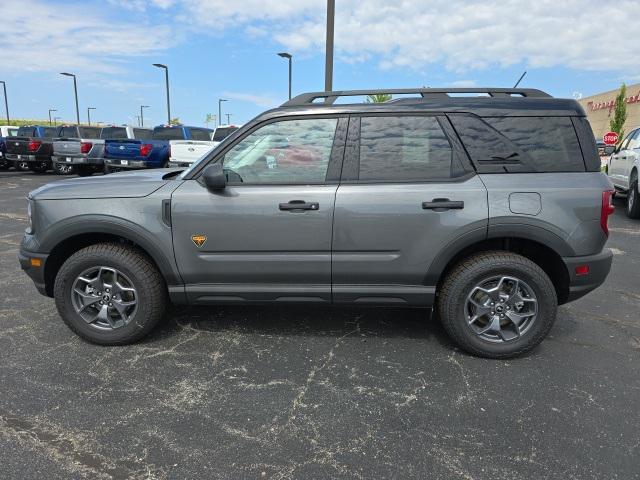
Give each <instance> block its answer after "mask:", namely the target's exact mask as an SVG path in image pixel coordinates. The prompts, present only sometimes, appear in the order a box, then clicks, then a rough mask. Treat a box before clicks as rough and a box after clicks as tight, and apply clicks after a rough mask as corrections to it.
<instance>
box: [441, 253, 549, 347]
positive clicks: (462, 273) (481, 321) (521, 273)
mask: <svg viewBox="0 0 640 480" xmlns="http://www.w3.org/2000/svg"><path fill="white" fill-rule="evenodd" d="M557 305H558V300H557V296H556V291H555V288H554V286H553V283H551V280H550V279H549V277H548V276H547V274H546V273H545V272H544V271H543V270H542V269H541V268H540V267H539V266H538V265H536V264H535V263H533V262H532V261H531V260H529V259H527V258H525V257H523V256H521V255H517V254H514V253H511V252H503V251H495V252H485V253H479V254H476V255H473V256H471V257H469V258H467V259H465V260H463V261H461V262H460V263H459V264H458V265H457V266H456V267H454V269H453V270H452V271H451V272H450V273H449V274H448V275H447V277H446V278H445V280H444V282H443V283H442V286H441V287H440V289H439V291H438V304H437V306H438V312H439V314H440V319H441V321H442V324H443V326H444V328H445V330H446V331H447V333H448V334H449V336H450V337H451V339H452V340H453V341H454V342H455V343H456V344H457V345H458V346H460V348H462V349H464V350H466V351H467V352H469V353H471V354H473V355H478V356H480V357H487V358H511V357H515V356H517V355H521V354H523V353H525V352H527V351H529V350H531V349H532V348H534V347H535V346H537V345H538V344H539V343H540V342H542V340H543V339H544V338H545V337H546V336H547V334H548V333H549V331H550V330H551V327H552V326H553V324H554V322H555V318H556V310H557Z"/></svg>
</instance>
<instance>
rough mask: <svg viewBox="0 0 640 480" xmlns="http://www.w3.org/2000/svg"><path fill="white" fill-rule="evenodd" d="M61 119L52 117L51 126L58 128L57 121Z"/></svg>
mask: <svg viewBox="0 0 640 480" xmlns="http://www.w3.org/2000/svg"><path fill="white" fill-rule="evenodd" d="M61 118H62V117H53V126H54V127H56V126H58V120H60V119H61Z"/></svg>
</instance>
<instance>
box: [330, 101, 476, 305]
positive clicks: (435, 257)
mask: <svg viewBox="0 0 640 480" xmlns="http://www.w3.org/2000/svg"><path fill="white" fill-rule="evenodd" d="M487 217H488V209H487V191H486V189H485V187H484V185H483V183H482V181H481V180H480V179H479V177H478V176H477V175H475V173H474V172H473V170H472V167H471V165H470V164H469V162H468V159H467V158H466V154H465V153H464V150H463V148H462V146H461V144H460V142H459V140H457V137H456V136H455V132H454V131H453V129H452V127H451V124H450V123H449V121H448V119H447V118H446V117H445V116H436V115H416V114H413V113H412V114H405V115H402V116H399V115H398V116H393V115H379V116H352V117H351V119H350V123H349V132H348V141H347V146H346V149H345V163H344V166H343V176H342V180H341V183H340V187H339V188H338V192H337V194H336V207H335V215H334V228H333V230H334V233H333V255H332V264H333V266H332V272H333V277H332V278H333V300H334V302H336V303H340V302H358V303H367V304H377V303H384V304H390V303H397V304H411V305H426V306H428V305H430V304H431V303H432V301H433V299H434V292H435V285H436V282H437V280H438V279H437V276H434V275H433V274H432V273H430V267H431V266H432V265H434V263H435V262H437V261H440V260H441V258H442V257H440V254H441V252H443V251H444V250H445V249H446V248H447V247H448V246H450V245H454V244H456V242H458V241H459V240H462V239H465V238H466V239H473V238H475V239H478V240H482V239H484V238H486V228H487ZM442 267H444V265H442Z"/></svg>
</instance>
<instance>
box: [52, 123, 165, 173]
mask: <svg viewBox="0 0 640 480" xmlns="http://www.w3.org/2000/svg"><path fill="white" fill-rule="evenodd" d="M152 133H153V131H152V130H151V129H148V128H139V127H132V126H108V127H102V128H100V127H82V126H80V127H78V126H64V127H62V128H61V129H60V135H61V138H58V139H56V140H55V141H54V142H53V156H52V160H53V168H54V170H55V172H56V173H58V174H61V175H66V174H69V173H72V172H77V173H78V175H80V176H81V177H87V176H90V175H93V174H94V173H95V172H102V170H103V168H104V141H105V140H111V139H131V138H137V139H148V138H151V135H152Z"/></svg>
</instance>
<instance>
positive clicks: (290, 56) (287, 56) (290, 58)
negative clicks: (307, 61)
mask: <svg viewBox="0 0 640 480" xmlns="http://www.w3.org/2000/svg"><path fill="white" fill-rule="evenodd" d="M278 55H279V56H280V57H282V58H286V59H287V60H289V100H291V61H292V59H293V55H291V54H290V53H287V52H280V53H279V54H278Z"/></svg>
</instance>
